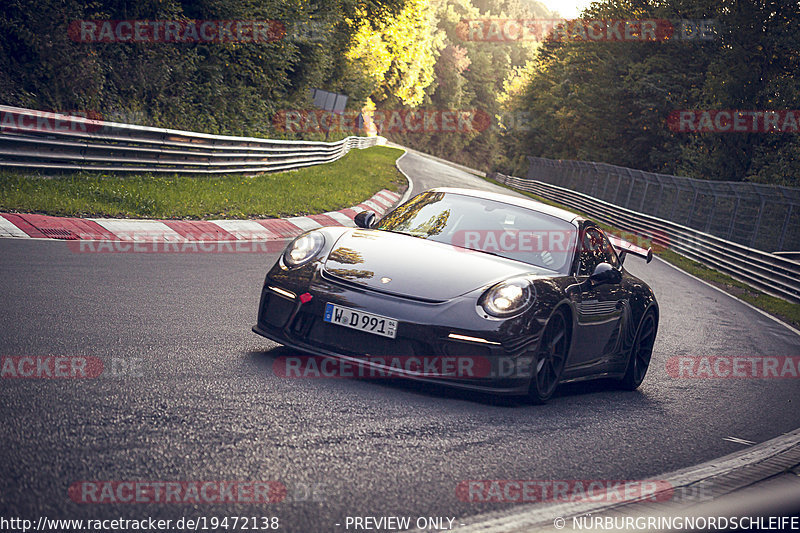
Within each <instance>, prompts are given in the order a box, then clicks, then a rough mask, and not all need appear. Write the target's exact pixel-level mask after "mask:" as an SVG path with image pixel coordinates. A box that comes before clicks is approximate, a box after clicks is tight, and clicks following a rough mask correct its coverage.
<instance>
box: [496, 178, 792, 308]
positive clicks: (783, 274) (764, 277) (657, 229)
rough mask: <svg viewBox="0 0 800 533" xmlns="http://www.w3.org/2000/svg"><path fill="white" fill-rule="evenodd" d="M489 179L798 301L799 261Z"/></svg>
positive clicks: (552, 189) (562, 194)
mask: <svg viewBox="0 0 800 533" xmlns="http://www.w3.org/2000/svg"><path fill="white" fill-rule="evenodd" d="M489 177H490V178H492V179H494V180H496V181H498V182H500V183H503V184H505V185H508V186H510V187H513V188H515V189H520V190H523V191H528V192H531V193H534V194H536V195H538V196H541V197H542V198H546V199H548V200H552V201H555V202H558V203H560V204H562V205H565V206H567V207H570V208H572V209H575V210H577V211H580V212H582V213H585V214H587V215H588V216H590V217H591V218H593V219H596V220H599V221H600V222H604V223H606V224H609V225H611V226H614V227H617V228H619V229H621V230H624V231H628V232H631V233H634V234H637V235H640V236H642V237H645V238H647V239H650V240H651V241H652V242H653V243H654V244H657V245H661V246H664V247H666V248H670V249H672V250H674V251H675V252H677V253H679V254H681V255H684V256H686V257H689V258H691V259H694V260H695V261H698V262H700V263H703V264H705V265H707V266H710V267H712V268H714V269H716V270H719V271H720V272H724V273H725V274H728V275H730V276H731V277H733V278H735V279H738V280H740V281H743V282H745V283H747V284H749V285H752V286H754V287H757V288H759V289H761V290H763V291H764V292H766V293H769V294H772V295H774V296H779V297H782V298H784V299H787V300H789V301H791V302H795V303H800V262H797V261H793V260H791V259H789V258H787V257H784V256H779V255H775V254H771V253H768V252H763V251H761V250H756V249H754V248H750V247H747V246H744V245H741V244H738V243H735V242H731V241H727V240H725V239H721V238H719V237H716V236H714V235H710V234H708V233H704V232H701V231H698V230H695V229H692V228H688V227H686V226H682V225H680V224H676V223H675V222H670V221H668V220H664V219H661V218H658V217H654V216H652V215H647V214H644V213H639V212H636V211H633V210H630V209H626V208H624V207H619V206H616V205H614V204H611V203H609V202H606V201H603V200H598V199H597V198H593V197H591V196H589V195H588V194H583V193H580V192H576V191H572V190H570V189H566V188H564V187H559V186H557V185H552V184H549V183H544V182H541V181H537V180H533V179H523V178H517V177H513V176H505V175H503V174H499V173H495V174H491V175H490V176H489Z"/></svg>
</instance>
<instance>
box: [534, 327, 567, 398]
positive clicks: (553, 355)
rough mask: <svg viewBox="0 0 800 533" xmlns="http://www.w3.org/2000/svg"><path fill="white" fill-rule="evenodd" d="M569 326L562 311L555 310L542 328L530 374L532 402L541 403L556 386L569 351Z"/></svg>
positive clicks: (551, 393)
mask: <svg viewBox="0 0 800 533" xmlns="http://www.w3.org/2000/svg"><path fill="white" fill-rule="evenodd" d="M569 341H570V338H569V328H567V319H566V317H565V316H564V313H562V312H561V311H557V312H555V313H553V316H551V317H550V319H549V320H548V321H547V324H546V325H545V327H544V330H542V340H541V341H540V343H539V349H538V350H537V352H536V365H535V366H534V369H533V374H532V375H531V383H530V386H529V387H528V396H529V398H530V401H531V402H532V403H534V404H543V403H546V402H547V400H549V399H550V397H551V396H552V395H553V393H554V392H555V391H556V389H557V388H558V382H559V381H560V380H561V374H562V373H563V372H564V364H565V363H566V361H567V353H568V352H569Z"/></svg>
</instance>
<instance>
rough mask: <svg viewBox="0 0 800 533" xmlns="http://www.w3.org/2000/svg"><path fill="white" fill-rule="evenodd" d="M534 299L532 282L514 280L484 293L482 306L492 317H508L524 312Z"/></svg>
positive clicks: (522, 279) (521, 279)
mask: <svg viewBox="0 0 800 533" xmlns="http://www.w3.org/2000/svg"><path fill="white" fill-rule="evenodd" d="M533 299H534V292H533V286H532V285H531V282H530V281H529V280H528V279H526V278H512V279H509V280H506V281H502V282H500V283H498V284H497V285H495V286H493V287H492V288H491V289H489V290H488V291H486V292H485V293H483V296H481V299H480V304H481V307H482V308H483V310H484V311H486V312H487V313H489V314H490V315H492V316H495V317H507V316H511V315H515V314H517V313H520V312H522V311H523V310H524V309H525V308H526V307H528V306H529V305H530V304H531V303H532V302H533Z"/></svg>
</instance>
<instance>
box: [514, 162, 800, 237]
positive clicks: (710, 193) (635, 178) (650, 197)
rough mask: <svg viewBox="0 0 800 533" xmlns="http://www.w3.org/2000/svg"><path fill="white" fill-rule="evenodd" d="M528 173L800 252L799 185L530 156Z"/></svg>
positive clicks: (719, 232)
mask: <svg viewBox="0 0 800 533" xmlns="http://www.w3.org/2000/svg"><path fill="white" fill-rule="evenodd" d="M528 162H529V164H530V166H529V168H528V173H527V174H526V177H528V178H530V179H535V180H539V181H542V182H545V183H549V184H551V185H557V186H559V187H566V188H568V189H570V190H573V191H578V192H582V193H584V194H588V195H589V196H591V197H592V198H597V199H600V200H605V201H606V202H610V203H611V204H613V205H617V206H620V207H624V208H627V209H632V210H634V211H636V212H638V213H645V214H648V215H652V216H654V217H658V218H660V219H663V220H669V221H671V222H675V223H677V224H681V225H682V226H685V227H687V228H692V229H694V230H696V231H700V232H703V233H707V234H710V235H715V236H717V237H719V238H721V239H725V240H726V241H733V242H736V243H739V244H742V245H744V246H747V247H750V248H756V249H759V250H763V251H765V252H799V251H800V188H797V187H784V186H781V185H767V184H763V183H748V182H738V181H737V182H734V181H717V180H710V179H696V178H685V177H680V176H672V175H669V174H656V173H653V172H645V171H642V170H636V169H632V168H626V167H619V166H616V165H609V164H607V163H594V162H591V161H570V160H561V159H547V158H544V157H528Z"/></svg>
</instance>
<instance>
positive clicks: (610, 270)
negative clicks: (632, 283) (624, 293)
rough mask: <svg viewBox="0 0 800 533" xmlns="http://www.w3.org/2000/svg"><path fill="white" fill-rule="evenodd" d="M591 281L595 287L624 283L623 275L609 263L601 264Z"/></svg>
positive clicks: (590, 278)
mask: <svg viewBox="0 0 800 533" xmlns="http://www.w3.org/2000/svg"><path fill="white" fill-rule="evenodd" d="M589 280H590V281H591V282H592V284H593V285H605V284H606V283H619V282H620V281H622V273H621V272H620V271H619V270H617V269H616V268H614V267H613V266H611V265H610V264H608V263H600V264H599V265H597V266H596V267H594V272H592V275H591V276H589Z"/></svg>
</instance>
